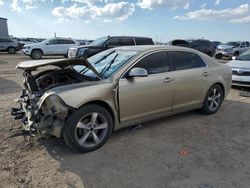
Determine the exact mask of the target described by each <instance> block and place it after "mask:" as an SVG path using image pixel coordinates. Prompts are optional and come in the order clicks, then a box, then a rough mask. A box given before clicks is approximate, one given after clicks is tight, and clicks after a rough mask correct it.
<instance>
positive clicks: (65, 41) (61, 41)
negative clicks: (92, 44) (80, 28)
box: [58, 39, 75, 44]
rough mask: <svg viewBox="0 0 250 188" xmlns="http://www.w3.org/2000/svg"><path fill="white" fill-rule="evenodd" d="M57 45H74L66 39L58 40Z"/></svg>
mask: <svg viewBox="0 0 250 188" xmlns="http://www.w3.org/2000/svg"><path fill="white" fill-rule="evenodd" d="M58 44H75V43H74V41H72V40H67V39H59V40H58Z"/></svg>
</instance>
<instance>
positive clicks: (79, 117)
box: [63, 104, 113, 152]
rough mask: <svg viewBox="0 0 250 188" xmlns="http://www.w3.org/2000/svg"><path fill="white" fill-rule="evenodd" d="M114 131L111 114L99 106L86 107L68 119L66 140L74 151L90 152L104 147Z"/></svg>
mask: <svg viewBox="0 0 250 188" xmlns="http://www.w3.org/2000/svg"><path fill="white" fill-rule="evenodd" d="M112 130H113V120H112V117H111V115H110V113H109V112H108V111H107V110H106V109H105V108H103V107H102V106H99V105H94V104H91V105H86V106H83V107H82V108H80V109H79V110H77V111H76V112H74V113H73V114H71V115H70V117H69V118H68V119H67V122H66V125H65V129H64V133H63V136H64V140H65V142H66V144H67V145H68V146H69V147H70V148H71V149H73V150H78V151H81V152H90V151H94V150H96V149H98V148H100V147H102V146H103V145H104V144H105V143H106V142H107V140H108V139H109V137H110V135H111V133H112Z"/></svg>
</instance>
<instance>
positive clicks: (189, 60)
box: [169, 52, 206, 70]
mask: <svg viewBox="0 0 250 188" xmlns="http://www.w3.org/2000/svg"><path fill="white" fill-rule="evenodd" d="M169 60H170V62H171V63H172V64H173V66H174V68H175V70H184V69H191V68H196V67H204V66H206V64H205V62H204V61H203V60H202V58H201V57H199V56H198V55H196V54H193V53H189V52H169Z"/></svg>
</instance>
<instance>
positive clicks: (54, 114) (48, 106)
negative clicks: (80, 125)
mask: <svg viewBox="0 0 250 188" xmlns="http://www.w3.org/2000/svg"><path fill="white" fill-rule="evenodd" d="M71 110H73V109H72V107H70V106H68V105H66V104H65V103H64V101H63V100H62V99H61V98H60V97H59V96H57V95H55V94H52V95H49V96H47V97H46V98H45V99H44V100H43V101H42V103H41V104H39V110H38V117H39V118H41V121H40V122H39V123H36V124H37V129H38V130H39V133H40V134H42V135H44V134H50V135H54V136H56V137H61V133H62V130H63V127H64V125H65V121H66V118H67V117H68V114H69V112H70V111H71Z"/></svg>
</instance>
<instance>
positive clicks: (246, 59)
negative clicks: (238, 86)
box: [237, 50, 250, 61]
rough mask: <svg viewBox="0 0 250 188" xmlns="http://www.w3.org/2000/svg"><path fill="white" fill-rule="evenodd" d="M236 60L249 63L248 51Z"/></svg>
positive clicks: (249, 51) (249, 53)
mask: <svg viewBox="0 0 250 188" xmlns="http://www.w3.org/2000/svg"><path fill="white" fill-rule="evenodd" d="M237 59H238V60H240V61H250V50H248V51H246V52H244V53H242V54H241V55H240V56H239V57H238V58H237Z"/></svg>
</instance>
